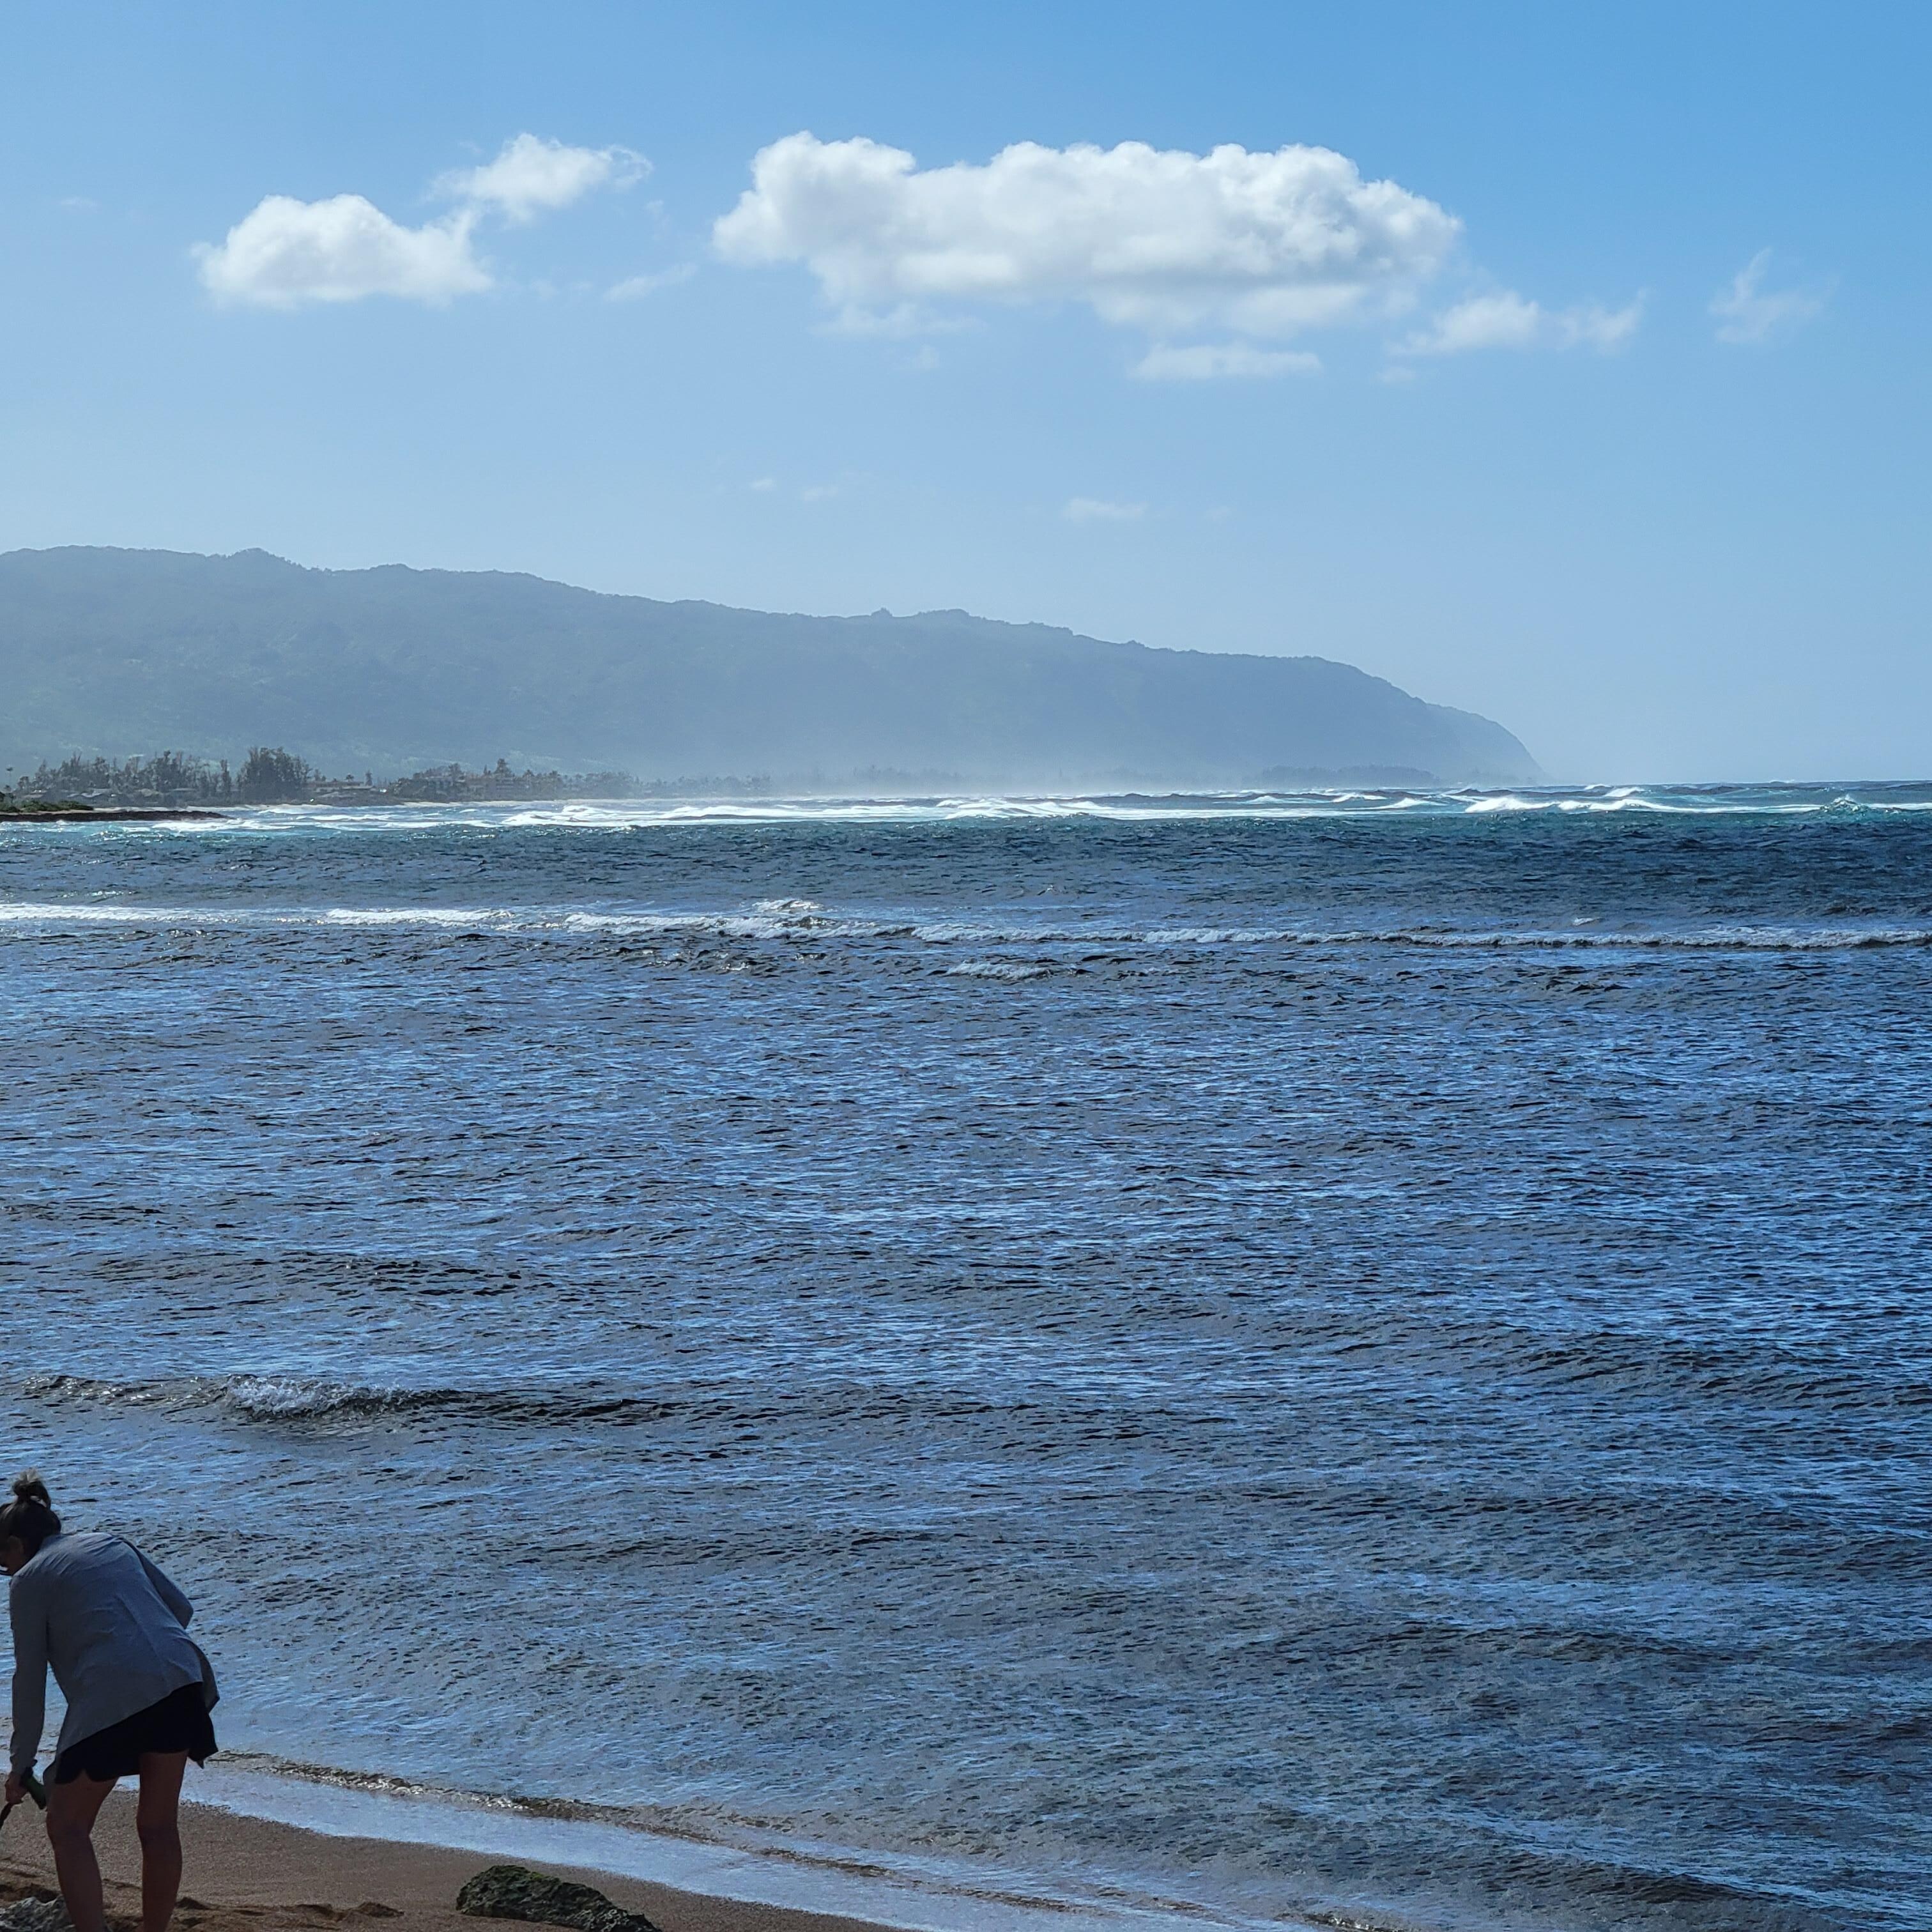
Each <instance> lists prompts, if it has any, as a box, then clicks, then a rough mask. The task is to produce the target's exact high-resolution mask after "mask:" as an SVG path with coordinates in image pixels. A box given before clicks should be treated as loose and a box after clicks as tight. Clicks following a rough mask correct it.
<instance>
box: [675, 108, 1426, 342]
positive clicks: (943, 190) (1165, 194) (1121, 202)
mask: <svg viewBox="0 0 1932 1932" xmlns="http://www.w3.org/2000/svg"><path fill="white" fill-rule="evenodd" d="M751 179H752V185H751V187H750V188H749V189H748V190H746V192H745V194H744V195H743V196H742V197H741V199H739V202H738V205H737V206H736V208H733V209H732V210H731V211H730V213H729V214H726V215H724V217H722V218H721V219H720V220H718V223H716V224H715V227H714V229H713V230H712V239H713V242H714V244H715V247H716V248H717V250H718V253H719V254H720V255H721V256H722V257H724V260H727V261H729V262H733V263H740V264H745V265H753V264H759V263H781V262H802V263H805V265H806V266H808V267H809V268H810V269H811V272H812V273H813V274H814V275H815V276H816V277H817V279H818V282H819V284H820V287H821V289H822V290H823V292H824V293H825V295H826V297H827V298H828V299H829V300H831V301H832V302H835V303H836V304H838V305H839V307H840V308H841V309H843V310H844V311H848V312H851V313H854V314H857V315H859V316H865V315H876V314H880V313H883V314H888V315H890V314H900V315H901V316H903V315H904V314H905V312H906V311H907V305H911V308H913V310H915V311H916V310H917V309H919V308H921V307H922V305H926V304H928V303H930V302H947V301H986V302H1085V303H1086V304H1088V305H1090V306H1091V308H1093V309H1094V311H1096V312H1097V314H1100V316H1101V317H1103V319H1105V320H1107V321H1109V322H1112V323H1125V324H1130V325H1134V326H1141V327H1145V328H1147V329H1157V330H1163V331H1167V330H1180V329H1202V328H1206V327H1210V326H1218V327H1222V328H1226V329H1231V330H1233V331H1235V332H1237V333H1238V334H1241V335H1247V336H1259V337H1263V338H1268V337H1276V338H1279V337H1281V336H1285V335H1292V334H1294V333H1295V332H1297V331H1298V330H1301V329H1306V328H1309V327H1311V326H1319V325H1322V324H1328V323H1337V322H1340V321H1343V320H1349V319H1351V318H1352V317H1358V316H1366V315H1370V314H1386V313H1388V312H1390V311H1393V310H1394V309H1397V308H1400V307H1401V306H1403V305H1404V304H1405V303H1406V302H1408V301H1409V300H1410V299H1412V290H1413V289H1414V288H1415V286H1416V285H1417V284H1418V283H1421V282H1422V281H1426V280H1427V279H1428V278H1430V276H1432V275H1434V274H1435V273H1436V272H1437V271H1438V270H1439V269H1440V267H1441V266H1442V263H1443V262H1444V261H1445V259H1446V258H1447V257H1448V254H1449V252H1450V251H1451V248H1452V247H1453V246H1454V243H1455V241H1456V238H1457V234H1458V233H1459V232H1460V223H1458V222H1457V220H1456V219H1455V217H1454V216H1452V215H1451V214H1448V213H1447V212H1445V211H1444V210H1443V209H1442V208H1439V207H1438V206H1437V205H1436V203H1435V202H1432V201H1428V200H1426V199H1424V198H1423V197H1422V196H1419V195H1415V194H1412V193H1409V191H1408V190H1406V189H1404V188H1402V187H1398V186H1397V184H1395V183H1394V182H1393V181H1364V180H1363V179H1362V178H1361V174H1360V173H1359V172H1358V170H1357V169H1356V167H1355V163H1353V162H1352V161H1351V160H1348V159H1347V157H1346V156H1343V155H1341V154H1335V153H1334V152H1332V151H1331V150H1329V149H1328V148H1307V147H1288V148H1281V149H1280V150H1278V151H1276V152H1274V153H1271V154H1270V153H1257V154H1251V153H1250V152H1249V151H1247V149H1246V148H1241V147H1236V146H1233V145H1228V146H1224V147H1220V148H1215V149H1214V150H1213V151H1212V152H1211V153H1209V154H1189V153H1186V152H1181V151H1160V150H1157V149H1155V148H1151V147H1149V146H1148V145H1145V143H1144V142H1133V141H1130V142H1124V143H1122V144H1121V145H1120V146H1118V147H1116V148H1097V147H1091V146H1076V147H1071V148H1047V147H1042V146H1040V145H1038V144H1037V143H1035V142H1020V143H1019V144H1018V145H1015V146H1013V147H1010V148H1005V149H1004V150H1002V151H1001V152H1000V153H999V154H996V155H995V156H994V157H993V158H992V160H990V161H989V162H987V163H984V164H983V165H976V164H973V163H965V162H960V163H954V164H953V165H952V166H948V167H940V168H929V169H921V168H919V166H918V164H917V163H916V161H915V160H914V159H913V156H911V155H910V154H907V153H906V152H905V151H904V150H903V149H901V148H889V147H886V146H885V145H883V144H881V143H880V142H877V141H871V140H865V139H856V140H847V141H829V142H828V141H820V140H819V139H817V137H816V136H813V135H811V134H809V133H798V134H792V135H788V136H786V137H785V138H784V139H783V140H781V141H777V142H773V143H772V145H770V146H769V147H768V148H764V149H763V150H762V151H760V153H759V154H758V155H757V157H756V158H755V159H754V161H753V163H752V164H751ZM900 326H904V323H901V324H900Z"/></svg>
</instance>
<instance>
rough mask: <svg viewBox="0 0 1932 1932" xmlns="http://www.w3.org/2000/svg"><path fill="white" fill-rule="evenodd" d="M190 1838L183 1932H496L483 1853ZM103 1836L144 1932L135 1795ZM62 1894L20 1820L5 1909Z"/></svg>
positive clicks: (231, 1819) (644, 1906)
mask: <svg viewBox="0 0 1932 1932" xmlns="http://www.w3.org/2000/svg"><path fill="white" fill-rule="evenodd" d="M181 1836H182V1841H183V1844H184V1849H185V1852H186V1876H185V1877H184V1880H183V1888H182V1897H181V1906H180V1909H178V1911H177V1912H176V1914H175V1921H174V1922H175V1926H176V1927H178V1928H179V1932H321V1928H323V1927H328V1926H332V1925H341V1926H342V1927H344V1932H365V1928H371V1927H375V1926H377V1925H378V1924H380V1925H383V1926H384V1927H393V1932H476V1928H477V1927H478V1926H479V1925H481V1924H486V1923H487V1922H489V1921H482V1920H478V1919H475V1918H465V1917H463V1915H461V1914H460V1913H459V1912H458V1911H457V1909H456V1905H455V1899H456V1894H457V1891H458V1888H459V1887H460V1885H462V1884H463V1881H464V1880H465V1879H468V1878H469V1877H470V1876H472V1875H473V1874H474V1873H476V1872H478V1871H480V1870H482V1869H483V1867H484V1866H486V1865H487V1864H492V1863H494V1862H496V1861H494V1860H493V1859H491V1858H488V1857H487V1856H485V1855H483V1854H481V1853H479V1852H458V1851H450V1850H447V1849H444V1848H443V1847H441V1846H432V1845H416V1844H399V1843H391V1842H389V1841H385V1840H381V1839H375V1838H336V1837H333V1836H327V1835H323V1833H321V1832H309V1831H304V1830H302V1829H300V1828H299V1827H298V1826H293V1825H282V1824H276V1823H271V1822H269V1820H263V1819H259V1818H248V1817H239V1816H237V1815H236V1814H234V1813H233V1812H229V1811H218V1810H216V1809H215V1808H213V1807H211V1806H207V1805H193V1804H190V1805H184V1807H183V1808H182V1812H181ZM95 1843H96V1844H97V1846H98V1848H99V1850H100V1854H101V1870H102V1872H103V1873H104V1876H105V1877H106V1879H107V1912H108V1924H109V1925H110V1928H112V1932H134V1928H136V1927H138V1925H139V1921H140V1894H139V1876H140V1867H139V1847H138V1846H136V1843H135V1839H134V1817H133V1799H132V1797H131V1796H129V1795H128V1794H127V1793H121V1792H117V1793H115V1795H114V1796H113V1798H112V1799H110V1800H109V1801H108V1805H107V1810H106V1811H104V1813H103V1814H102V1817H101V1825H100V1828H99V1829H98V1831H97V1832H96V1833H95ZM541 1869H543V1870H548V1871H554V1872H556V1873H559V1875H560V1876H565V1877H569V1878H574V1879H579V1880H580V1881H581V1882H583V1883H584V1884H586V1885H595V1887H596V1888H598V1891H601V1892H604V1893H605V1894H607V1895H608V1896H609V1897H611V1898H612V1899H614V1900H616V1902H617V1903H619V1904H620V1905H622V1906H626V1907H628V1909H631V1910H633V1911H637V1912H644V1913H646V1914H647V1915H649V1917H650V1918H652V1919H654V1920H655V1921H656V1922H657V1924H658V1925H660V1926H661V1927H663V1932H868V1926H867V1923H866V1921H863V1920H859V1919H854V1918H836V1917H831V1916H828V1915H825V1914H823V1913H820V1912H802V1911H794V1910H790V1909H785V1908H784V1907H781V1906H770V1905H754V1904H744V1903H736V1902H735V1901H733V1900H722V1899H716V1898H707V1897H699V1896H697V1895H696V1894H693V1893H690V1892H682V1891H673V1890H672V1889H670V1888H668V1887H667V1886H664V1885H649V1884H640V1883H636V1882H631V1881H630V1880H628V1879H619V1878H612V1877H609V1876H606V1875H605V1874H604V1873H599V1872H592V1871H581V1870H571V1869H570V1868H568V1867H564V1866H560V1865H544V1866H543V1867H541ZM52 1889H53V1863H52V1858H51V1857H50V1856H49V1852H48V1849H47V1842H46V1835H45V1833H44V1832H43V1831H42V1829H41V1828H40V1817H39V1815H38V1814H37V1813H31V1814H30V1812H29V1811H26V1810H23V1811H20V1812H17V1813H16V1814H15V1815H14V1816H13V1818H12V1819H11V1820H9V1821H8V1823H7V1830H6V1834H5V1837H4V1838H0V1905H4V1904H11V1903H13V1901H14V1900H16V1899H18V1898H20V1897H25V1896H26V1895H28V1894H29V1893H33V1892H38V1893H41V1894H46V1893H48V1892H50V1891H52ZM869 1932H877V1928H876V1927H872V1928H869Z"/></svg>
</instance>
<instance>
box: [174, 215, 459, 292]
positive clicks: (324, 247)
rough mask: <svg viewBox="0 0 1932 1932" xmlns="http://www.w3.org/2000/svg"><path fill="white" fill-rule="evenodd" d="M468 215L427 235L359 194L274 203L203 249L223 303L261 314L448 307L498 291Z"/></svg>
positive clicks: (438, 224) (209, 282)
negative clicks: (363, 306) (387, 299)
mask: <svg viewBox="0 0 1932 1932" xmlns="http://www.w3.org/2000/svg"><path fill="white" fill-rule="evenodd" d="M474 223H475V216H474V215H473V214H472V213H471V212H470V211H469V210H467V209H464V210H463V211H460V212H458V214H453V215H450V216H449V217H446V218H445V219H444V220H441V221H432V222H430V223H427V224H426V225H425V226H422V227H421V228H405V227H404V226H402V225H401V223H398V222H395V221H392V220H390V219H389V217H388V216H387V215H386V214H384V213H383V211H382V210H381V209H380V208H377V206H376V205H374V203H373V202H368V201H365V199H363V198H362V196H361V195H359V194H338V195H335V196H332V197H331V198H330V199H328V200H326V201H297V200H295V199H293V198H292V197H291V196H288V195H285V194H272V195H269V196H267V197H266V199H263V200H262V201H261V202H259V203H257V205H256V207H255V208H254V211H252V212H251V213H250V214H246V215H245V216H243V217H242V219H241V220H239V221H238V222H237V223H236V224H235V226H233V228H231V229H229V231H228V233H227V235H226V238H225V239H223V240H222V241H221V242H218V243H208V242H202V243H201V244H199V245H198V246H197V247H196V249H195V251H194V253H195V256H196V259H197V260H199V263H200V264H201V279H202V284H203V286H204V287H206V289H207V290H208V293H210V294H211V296H214V298H215V299H216V300H217V302H240V303H248V304H252V305H255V306H257V307H258V308H296V307H298V306H299V305H300V304H302V303H303V302H359V301H360V300H361V299H362V298H363V297H364V296H400V297H401V298H402V299H404V300H406V301H410V302H431V303H437V304H440V303H443V302H448V301H449V299H450V298H451V297H452V296H463V295H474V294H476V293H479V292H480V291H481V290H484V289H487V288H488V287H490V275H489V272H488V271H487V269H484V266H483V265H482V264H481V263H480V262H478V260H477V259H476V257H475V254H474V253H473V252H472V249H471V247H470V231H471V229H472V226H474Z"/></svg>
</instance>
